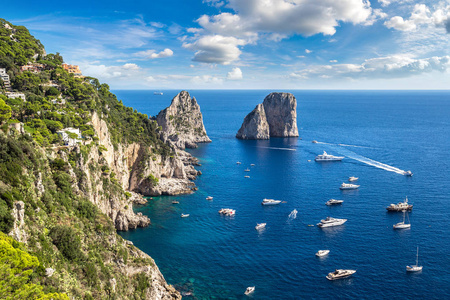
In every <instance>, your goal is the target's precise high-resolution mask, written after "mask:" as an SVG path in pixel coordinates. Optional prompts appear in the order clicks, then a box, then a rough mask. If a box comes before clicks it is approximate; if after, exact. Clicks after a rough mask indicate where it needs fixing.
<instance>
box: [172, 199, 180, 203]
mask: <svg viewBox="0 0 450 300" xmlns="http://www.w3.org/2000/svg"><path fill="white" fill-rule="evenodd" d="M179 203H180V201H177V200H173V201H172V204H179Z"/></svg>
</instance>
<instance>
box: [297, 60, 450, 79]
mask: <svg viewBox="0 0 450 300" xmlns="http://www.w3.org/2000/svg"><path fill="white" fill-rule="evenodd" d="M446 70H450V56H441V57H437V56H434V57H429V58H422V59H417V58H412V57H408V56H405V55H394V56H387V57H378V58H371V59H367V60H366V61H364V63H362V64H336V65H318V66H313V67H310V68H307V69H304V70H301V71H298V72H294V73H291V74H290V76H291V77H292V78H298V79H309V78H402V77H410V76H414V75H419V74H422V73H429V72H432V71H440V72H444V71H446Z"/></svg>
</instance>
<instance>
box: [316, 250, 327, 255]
mask: <svg viewBox="0 0 450 300" xmlns="http://www.w3.org/2000/svg"><path fill="white" fill-rule="evenodd" d="M328 253H330V250H319V251H317V253H316V256H318V257H322V256H326V255H328Z"/></svg>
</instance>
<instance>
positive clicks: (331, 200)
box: [325, 199, 344, 205]
mask: <svg viewBox="0 0 450 300" xmlns="http://www.w3.org/2000/svg"><path fill="white" fill-rule="evenodd" d="M343 202H344V200H336V199H330V200H328V201H327V202H326V203H325V204H326V205H337V204H342V203H343Z"/></svg>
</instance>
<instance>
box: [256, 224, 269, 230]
mask: <svg viewBox="0 0 450 300" xmlns="http://www.w3.org/2000/svg"><path fill="white" fill-rule="evenodd" d="M266 225H267V224H266V223H256V226H255V229H256V230H260V229H263V228H265V227H266Z"/></svg>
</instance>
